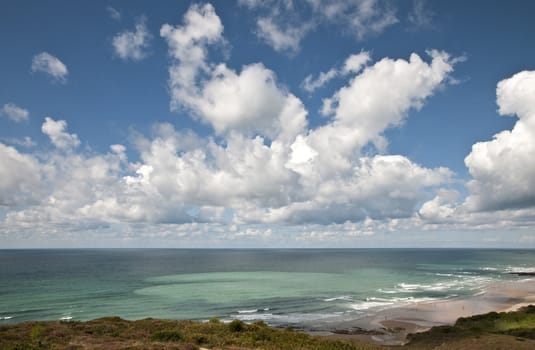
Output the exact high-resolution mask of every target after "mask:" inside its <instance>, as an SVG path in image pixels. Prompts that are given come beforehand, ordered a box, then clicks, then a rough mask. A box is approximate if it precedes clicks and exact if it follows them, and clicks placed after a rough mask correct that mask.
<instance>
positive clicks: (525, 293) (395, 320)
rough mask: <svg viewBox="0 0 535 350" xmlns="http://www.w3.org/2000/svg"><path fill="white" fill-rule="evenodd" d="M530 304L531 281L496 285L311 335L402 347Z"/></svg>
mask: <svg viewBox="0 0 535 350" xmlns="http://www.w3.org/2000/svg"><path fill="white" fill-rule="evenodd" d="M530 304H535V279H529V280H523V281H516V282H511V281H508V282H498V283H493V284H491V285H489V286H487V287H486V288H485V290H484V291H482V292H480V293H478V294H475V295H471V296H463V297H457V298H452V299H447V300H439V301H431V302H420V303H414V304H410V305H405V306H402V307H396V308H389V309H385V310H382V311H379V312H378V313H377V314H375V315H373V316H367V317H364V318H361V319H358V320H354V321H346V322H342V323H339V324H337V325H336V326H335V327H334V329H333V331H332V332H311V334H314V335H323V336H327V337H332V338H338V339H358V340H362V341H366V342H371V343H375V344H382V345H402V344H405V343H406V341H407V335H408V334H411V333H418V332H423V331H426V330H428V329H429V328H431V327H433V326H440V325H452V324H454V323H455V321H456V320H457V319H458V318H460V317H468V316H473V315H478V314H484V313H488V312H492V311H496V312H503V311H515V310H517V309H519V308H521V307H523V306H527V305H530Z"/></svg>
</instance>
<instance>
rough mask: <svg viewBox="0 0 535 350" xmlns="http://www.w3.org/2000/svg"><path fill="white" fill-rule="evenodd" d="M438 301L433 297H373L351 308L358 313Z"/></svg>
mask: <svg viewBox="0 0 535 350" xmlns="http://www.w3.org/2000/svg"><path fill="white" fill-rule="evenodd" d="M433 300H437V299H436V298H431V297H422V298H414V297H404V298H403V297H400V298H389V299H388V298H377V297H371V298H366V300H363V301H361V302H358V303H355V304H352V305H351V307H352V308H353V309H354V310H358V311H367V310H370V309H374V310H379V309H384V308H389V307H394V306H403V305H408V304H414V303H421V302H426V301H433Z"/></svg>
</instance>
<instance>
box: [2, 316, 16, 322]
mask: <svg viewBox="0 0 535 350" xmlns="http://www.w3.org/2000/svg"><path fill="white" fill-rule="evenodd" d="M12 318H13V316H0V321H1V320H11V319H12Z"/></svg>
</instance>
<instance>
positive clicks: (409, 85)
mask: <svg viewBox="0 0 535 350" xmlns="http://www.w3.org/2000/svg"><path fill="white" fill-rule="evenodd" d="M429 56H430V57H431V59H432V61H431V62H430V63H427V62H425V61H424V60H422V59H421V58H420V56H418V55H417V54H414V53H413V54H411V56H410V58H409V60H408V61H406V60H403V59H397V60H393V59H390V58H384V59H382V60H380V61H379V62H377V63H375V64H374V65H372V66H369V67H367V68H366V69H365V70H364V71H363V72H362V73H361V74H359V75H357V76H355V77H354V78H353V79H352V80H351V81H350V83H349V84H348V85H347V86H344V87H342V88H341V89H340V90H338V91H337V92H336V93H335V94H334V95H333V96H332V97H330V98H327V99H325V100H324V101H323V107H322V113H323V114H325V115H333V116H334V122H333V124H332V125H330V126H328V127H327V128H322V129H319V130H317V131H315V132H314V134H315V135H316V136H315V138H316V139H317V141H316V142H317V143H318V144H322V143H323V144H324V145H323V146H322V147H329V144H328V143H329V141H328V140H333V141H334V140H336V146H335V147H337V148H339V149H340V151H341V153H345V152H351V151H352V150H353V149H354V148H355V147H357V148H361V147H363V146H364V145H366V144H367V143H368V142H370V141H372V142H374V143H375V145H376V147H377V148H379V149H382V148H383V142H384V139H383V138H382V137H381V133H382V132H383V131H384V130H385V129H386V128H388V127H391V126H397V125H400V124H401V123H402V122H403V120H404V118H405V117H406V115H407V113H408V111H409V110H410V109H420V108H421V107H422V105H423V103H424V101H425V99H426V98H427V97H429V96H430V95H432V93H433V92H434V91H435V90H436V88H437V87H439V86H440V85H441V84H443V83H444V82H445V81H446V79H447V77H448V76H449V73H451V72H452V71H453V62H454V61H453V60H452V59H451V58H450V56H449V55H448V54H447V53H445V52H439V51H430V52H429ZM333 141H330V143H332V142H333Z"/></svg>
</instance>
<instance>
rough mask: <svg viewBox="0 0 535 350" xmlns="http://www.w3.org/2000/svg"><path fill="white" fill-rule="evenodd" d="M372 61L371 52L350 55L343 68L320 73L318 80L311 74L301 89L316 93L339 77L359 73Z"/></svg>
mask: <svg viewBox="0 0 535 350" xmlns="http://www.w3.org/2000/svg"><path fill="white" fill-rule="evenodd" d="M370 60H371V57H370V54H369V52H364V51H362V52H360V53H358V54H353V55H350V56H349V57H348V58H347V59H346V61H345V62H344V65H343V67H341V68H331V69H329V70H328V71H326V72H320V74H319V75H318V77H317V78H314V77H313V76H312V74H309V75H308V76H307V77H306V78H305V80H303V82H302V83H301V88H302V89H304V90H306V91H308V92H314V91H315V90H316V89H318V88H320V87H322V86H323V85H325V84H327V83H328V82H329V81H331V80H332V79H334V78H336V77H338V76H345V75H347V74H350V73H358V72H359V71H360V70H361V69H362V68H364V66H365V65H366V64H367V63H368V62H369V61H370Z"/></svg>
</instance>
